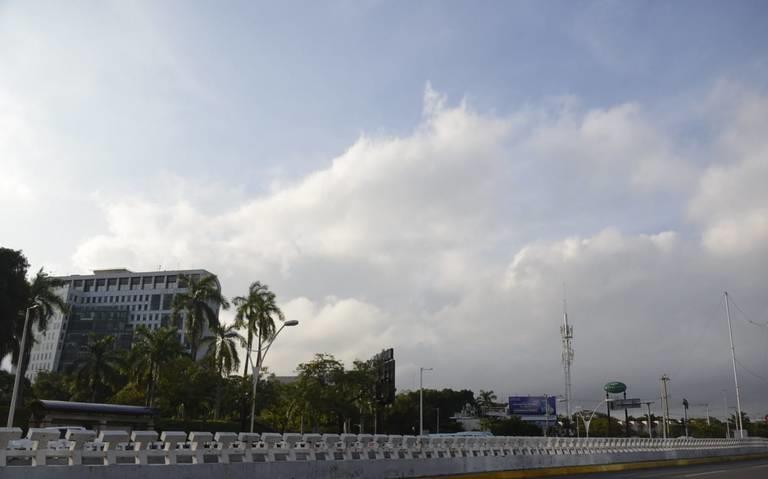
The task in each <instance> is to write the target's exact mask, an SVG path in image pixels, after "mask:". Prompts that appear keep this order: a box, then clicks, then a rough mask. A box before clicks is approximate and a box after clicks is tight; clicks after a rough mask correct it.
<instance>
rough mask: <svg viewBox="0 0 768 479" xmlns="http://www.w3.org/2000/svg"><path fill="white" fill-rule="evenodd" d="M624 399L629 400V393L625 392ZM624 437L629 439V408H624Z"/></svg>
mask: <svg viewBox="0 0 768 479" xmlns="http://www.w3.org/2000/svg"><path fill="white" fill-rule="evenodd" d="M624 399H625V400H626V399H627V391H624ZM625 404H626V403H625ZM624 436H625V437H629V413H628V412H627V408H624Z"/></svg>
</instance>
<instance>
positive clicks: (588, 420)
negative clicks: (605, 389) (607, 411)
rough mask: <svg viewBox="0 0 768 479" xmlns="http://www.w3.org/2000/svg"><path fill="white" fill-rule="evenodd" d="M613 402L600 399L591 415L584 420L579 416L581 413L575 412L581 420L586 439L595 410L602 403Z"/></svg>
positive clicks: (582, 416) (608, 399)
mask: <svg viewBox="0 0 768 479" xmlns="http://www.w3.org/2000/svg"><path fill="white" fill-rule="evenodd" d="M611 401H613V399H612V398H605V399H602V400H601V401H600V402H599V403H597V406H595V408H594V409H593V410H592V414H590V415H589V419H584V415H583V414H581V412H580V411H579V412H577V413H576V414H578V416H579V417H580V418H581V420H582V421H584V429H585V430H586V434H587V439H589V425H590V424H591V423H592V418H594V417H595V413H596V412H597V409H598V408H599V407H600V406H602V405H603V403H604V402H605V403H608V402H611Z"/></svg>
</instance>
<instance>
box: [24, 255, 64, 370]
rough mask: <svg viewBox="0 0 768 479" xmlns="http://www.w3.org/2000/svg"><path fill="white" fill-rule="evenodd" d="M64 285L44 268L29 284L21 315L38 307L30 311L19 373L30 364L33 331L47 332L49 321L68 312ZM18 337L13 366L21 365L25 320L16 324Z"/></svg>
mask: <svg viewBox="0 0 768 479" xmlns="http://www.w3.org/2000/svg"><path fill="white" fill-rule="evenodd" d="M63 285H64V281H62V280H60V279H58V278H54V277H52V276H50V275H48V273H46V272H45V271H43V269H42V268H40V270H39V271H38V272H37V274H36V275H35V277H34V279H33V280H32V282H31V283H30V284H29V289H28V296H27V302H26V306H24V308H23V310H22V311H20V314H22V315H23V314H26V311H25V310H26V309H27V308H30V307H32V306H37V307H36V308H34V309H31V310H30V311H29V324H28V325H27V342H26V344H25V345H24V361H23V362H22V364H21V367H20V368H19V373H20V374H21V375H24V374H25V373H26V371H27V365H28V364H29V353H30V351H31V350H32V344H33V342H34V339H33V337H32V329H33V327H35V326H37V329H38V331H45V329H46V327H47V326H48V320H49V319H50V318H51V316H53V315H54V314H55V313H56V312H57V311H58V312H60V313H64V312H66V311H67V302H66V300H65V298H63V297H62V296H60V295H59V291H58V289H59V288H61V287H62V286H63ZM15 330H16V335H15V338H14V342H13V345H12V348H13V357H12V361H13V364H15V365H19V352H20V348H21V340H22V338H23V335H24V319H23V318H19V321H18V322H17V323H16V328H15Z"/></svg>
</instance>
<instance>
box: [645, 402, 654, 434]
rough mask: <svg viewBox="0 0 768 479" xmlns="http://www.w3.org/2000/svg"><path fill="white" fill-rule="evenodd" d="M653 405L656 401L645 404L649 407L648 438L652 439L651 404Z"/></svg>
mask: <svg viewBox="0 0 768 479" xmlns="http://www.w3.org/2000/svg"><path fill="white" fill-rule="evenodd" d="M653 403H654V401H645V402H643V404H645V405H646V406H647V407H648V437H650V438H651V439H652V438H653V422H651V404H653Z"/></svg>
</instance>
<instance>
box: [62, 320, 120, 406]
mask: <svg viewBox="0 0 768 479" xmlns="http://www.w3.org/2000/svg"><path fill="white" fill-rule="evenodd" d="M114 345H115V337H114V336H104V337H102V338H98V337H96V336H95V335H94V334H93V333H91V335H90V337H89V340H88V344H87V346H86V351H87V355H86V356H85V357H83V358H82V359H80V360H79V361H76V362H75V364H73V365H72V367H73V370H74V372H75V378H76V383H77V385H78V387H80V388H83V389H85V390H87V391H88V392H89V393H90V401H91V402H96V401H97V400H103V399H104V398H105V396H106V392H107V391H105V388H106V387H107V386H110V385H113V384H114V383H115V382H116V380H117V377H118V376H119V369H120V365H119V356H118V354H117V351H115V347H114Z"/></svg>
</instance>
